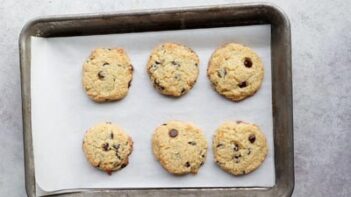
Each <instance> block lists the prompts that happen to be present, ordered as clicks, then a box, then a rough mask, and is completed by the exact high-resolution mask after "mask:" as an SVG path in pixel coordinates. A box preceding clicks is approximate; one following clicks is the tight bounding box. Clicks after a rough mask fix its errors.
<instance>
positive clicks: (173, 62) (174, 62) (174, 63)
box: [171, 61, 179, 66]
mask: <svg viewBox="0 0 351 197" xmlns="http://www.w3.org/2000/svg"><path fill="white" fill-rule="evenodd" d="M171 63H172V64H173V65H175V66H176V65H178V66H179V64H178V63H177V62H176V61H171Z"/></svg>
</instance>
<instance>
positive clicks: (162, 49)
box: [147, 43, 199, 97]
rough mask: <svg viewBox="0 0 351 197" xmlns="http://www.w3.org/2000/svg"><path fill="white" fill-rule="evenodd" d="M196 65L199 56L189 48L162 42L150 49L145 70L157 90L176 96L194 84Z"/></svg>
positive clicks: (197, 69) (197, 70)
mask: <svg viewBox="0 0 351 197" xmlns="http://www.w3.org/2000/svg"><path fill="white" fill-rule="evenodd" d="M198 65H199V57H198V56H197V55H196V53H195V52H194V51H193V50H191V49H190V48H188V47H186V46H183V45H180V44H175V43H164V44H161V45H159V46H157V47H156V48H155V49H154V50H153V51H152V53H151V55H150V58H149V61H148V63H147V72H148V74H149V76H150V79H151V81H152V83H153V85H154V87H155V88H156V89H157V90H159V92H161V93H162V94H164V95H168V96H175V97H178V96H181V95H183V94H185V93H187V92H188V91H189V90H190V89H191V88H192V87H193V86H194V84H195V82H196V80H197V77H198V75H199V68H198Z"/></svg>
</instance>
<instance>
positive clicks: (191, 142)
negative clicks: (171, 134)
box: [188, 141, 196, 146]
mask: <svg viewBox="0 0 351 197" xmlns="http://www.w3.org/2000/svg"><path fill="white" fill-rule="evenodd" d="M188 144H190V145H193V146H195V145H196V142H194V141H190V142H188Z"/></svg>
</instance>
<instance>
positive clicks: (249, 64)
mask: <svg viewBox="0 0 351 197" xmlns="http://www.w3.org/2000/svg"><path fill="white" fill-rule="evenodd" d="M244 65H245V67H246V68H251V66H252V61H251V59H250V58H248V57H245V60H244Z"/></svg>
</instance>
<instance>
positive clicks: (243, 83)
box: [239, 81, 247, 88]
mask: <svg viewBox="0 0 351 197" xmlns="http://www.w3.org/2000/svg"><path fill="white" fill-rule="evenodd" d="M246 86H247V84H246V81H243V82H241V83H239V88H245V87H246Z"/></svg>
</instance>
